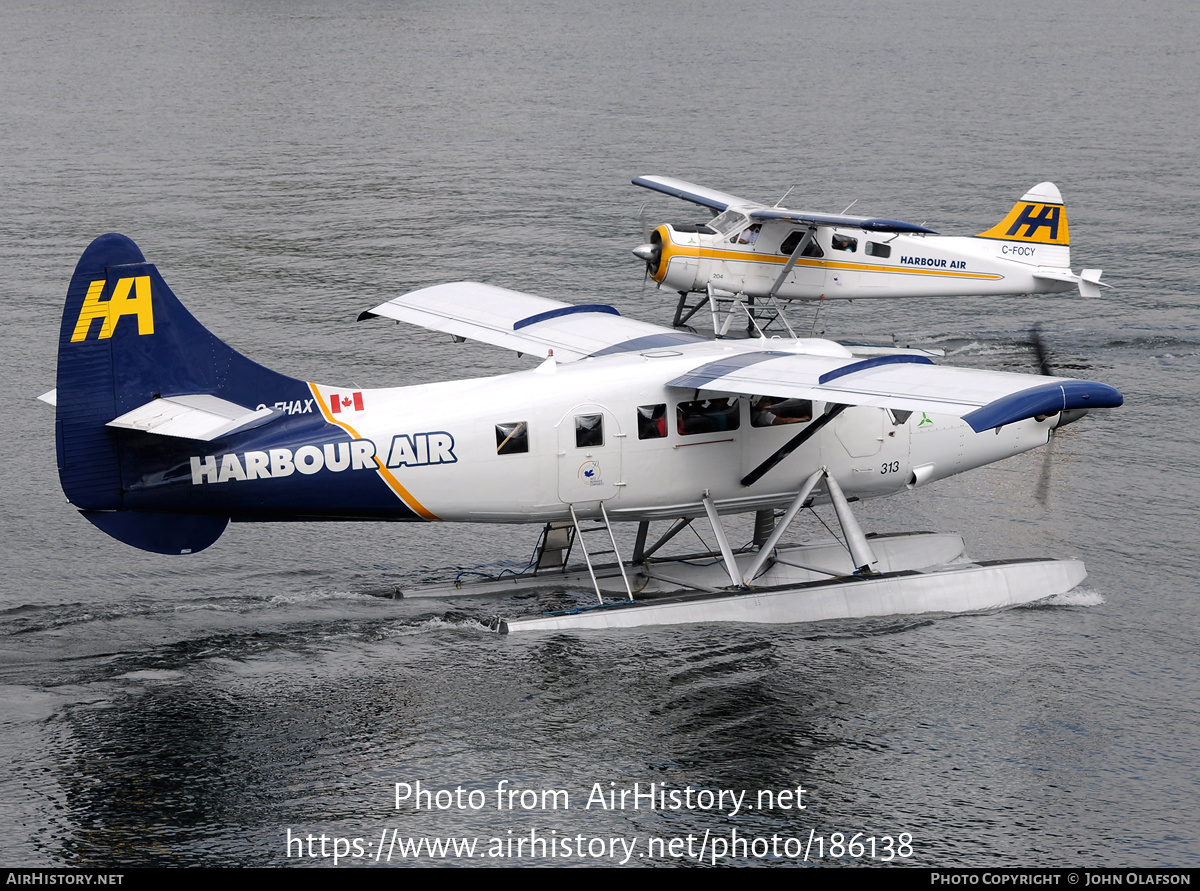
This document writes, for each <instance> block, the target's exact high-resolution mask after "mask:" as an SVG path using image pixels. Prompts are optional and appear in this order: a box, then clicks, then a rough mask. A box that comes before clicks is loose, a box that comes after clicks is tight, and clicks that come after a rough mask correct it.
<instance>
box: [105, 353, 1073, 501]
mask: <svg viewBox="0 0 1200 891" xmlns="http://www.w3.org/2000/svg"><path fill="white" fill-rule="evenodd" d="M804 344H805V347H804V348H805V349H806V350H810V351H811V349H812V347H813V344H814V342H813V341H805V342H804ZM787 346H788V342H786V341H772V347H773V348H775V349H779V348H780V347H783V348H784V349H786V348H787ZM795 346H796V348H797V349H799V345H798V344H795ZM826 347H827V348H828V349H830V350H834V351H836V350H842V348H841V347H838V346H837V345H836V344H832V343H826ZM759 348H761V347H760V346H759V345H757V344H755V343H754V342H751V341H742V342H734V343H730V342H724V343H713V344H711V345H709V346H707V347H706V350H707V351H709V352H711V354H712V359H714V360H715V359H719V358H721V357H722V355H726V354H736V353H739V352H749V351H751V350H753V349H759ZM697 355H698V354H697V352H696V351H695V350H692V351H691V352H690V353H688V354H687V355H681V354H680V353H678V352H675V351H672V350H648V351H645V352H642V353H635V354H632V355H617V356H610V357H599V358H594V359H584V360H581V361H578V362H572V363H565V364H556V363H555V362H554V361H553V360H552V359H551V360H547V362H545V363H543V364H542V365H541V366H539V367H538V368H536V369H533V370H529V371H522V372H517V373H513V374H507V375H502V376H499V377H488V378H477V379H473V380H463V381H452V382H446V383H435V384H425V385H420V386H411V387H399V388H394V389H377V390H361V391H351V390H348V389H346V388H335V387H327V386H322V385H317V384H310V385H309V387H310V390H311V396H312V398H311V401H310V400H309V399H304V400H294V401H293V402H291V403H289V406H290V408H289V417H288V418H287V419H284V420H283V421H282V422H273V423H272V424H269V425H267V426H266V427H263V428H259V429H258V430H251V431H248V432H247V433H244V434H241V435H240V436H237V437H233V438H230V439H228V440H223V441H222V442H221V445H220V447H219V448H218V449H211V448H208V447H206V446H205V444H203V443H198V442H196V443H190V444H188V445H187V446H186V447H184V448H176V449H173V450H171V451H170V452H168V451H166V450H164V449H163V447H162V443H161V438H154V437H146V438H145V443H144V445H143V446H142V447H140V453H139V454H137V455H136V456H133V455H132V454H131V455H130V457H131V459H133V460H132V462H131V463H135V464H137V466H139V467H141V468H142V472H141V474H140V476H139V479H138V480H137V481H136V482H134V483H133V484H132V485H129V486H127V488H126V493H125V497H124V506H125V507H127V508H132V509H140V510H163V509H176V510H177V509H178V507H179V505H180V504H183V503H186V504H188V505H189V510H193V511H197V512H204V513H213V514H224V515H227V516H232V517H233V518H234V519H310V518H327V519H329V518H332V519H338V518H344V519H354V518H362V519H409V520H417V519H428V520H450V521H468V522H513V523H528V522H543V521H548V520H558V519H564V518H566V517H568V516H569V507H568V506H569V505H575V507H576V511H577V513H580V514H581V515H585V516H586V515H591V514H596V513H598V511H599V503H600V502H601V501H603V502H605V506H606V508H607V510H608V513H609V515H610V516H612V517H613V518H614V519H623V520H642V519H658V518H675V517H680V516H689V515H699V514H701V513H703V510H704V509H703V506H702V503H701V498H702V496H703V495H704V494H705V493H706V492H707V493H708V494H709V496H710V497H711V498H712V500H713V501H714V502H715V503H716V505H717V507H718V509H719V510H721V511H722V512H733V511H745V510H752V509H759V508H764V507H769V506H777V505H783V504H786V503H787V502H789V501H790V500H791V499H792V498H793V497H794V495H795V492H796V490H797V489H798V487H799V486H800V484H801V482H802V481H803V480H804V479H805V478H806V477H807V476H808V475H810V474H811V473H813V472H814V471H815V470H816V469H818V468H819V467H821V466H825V467H828V468H829V470H830V472H831V473H832V474H833V475H834V476H835V477H836V479H837V481H838V482H839V484H840V485H841V486H842V488H843V490H844V491H845V493H846V494H847V496H849V497H851V498H854V497H857V498H868V497H876V496H882V495H888V494H892V493H895V492H897V491H900V490H902V489H904V488H905V487H909V486H912V485H913V484H914V483H915V484H921V483H925V482H928V481H930V480H933V479H939V478H942V477H946V476H950V475H952V474H955V473H959V472H962V471H965V470H968V469H971V468H973V467H978V466H981V465H983V464H987V463H990V462H992V461H996V460H999V459H1001V458H1004V457H1008V456H1010V455H1013V454H1017V453H1018V452H1022V451H1026V450H1028V449H1031V448H1034V447H1036V446H1039V445H1042V444H1044V443H1045V442H1046V440H1047V437H1048V434H1049V428H1050V427H1051V426H1052V424H1053V419H1049V420H1043V421H1037V420H1033V419H1030V420H1025V421H1021V422H1019V423H1014V424H1010V425H1007V426H1005V427H1003V428H1001V429H1000V431H999V433H997V432H995V431H991V430H989V431H986V432H984V433H978V434H977V433H975V432H974V431H972V430H971V428H970V427H969V426H968V425H967V424H966V423H965V422H964V421H962V420H960V419H959V418H957V417H952V416H945V415H931V414H926V413H922V412H913V413H912V414H911V415H907V413H896V414H893V413H892V412H890V411H887V410H885V409H880V408H873V407H866V406H858V407H853V408H848V409H845V410H844V411H843V412H842V413H841V414H839V415H838V416H837V417H836V418H834V419H832V420H831V421H829V422H828V423H827V424H825V425H824V426H823V427H822V428H821V429H819V431H818V432H815V433H814V435H812V436H811V437H810V438H808V439H807V440H806V441H805V442H803V444H801V445H800V446H799V447H798V448H796V450H795V451H794V452H792V453H791V454H790V455H789V456H788V457H787V458H785V459H784V460H783V461H782V462H781V463H779V464H778V465H777V466H775V467H773V468H772V469H771V470H769V471H768V472H766V473H765V474H763V475H762V477H761V478H760V479H758V480H757V481H755V482H753V483H752V484H750V485H743V483H742V480H743V479H744V478H745V477H746V475H747V474H749V473H750V472H751V471H753V470H754V469H755V468H756V467H758V466H759V465H760V464H761V463H762V462H763V461H764V460H766V459H767V458H768V457H769V456H771V455H772V453H774V452H775V451H776V450H778V449H779V448H780V447H781V446H783V445H784V444H785V443H787V442H788V441H789V440H791V439H793V438H794V437H796V436H797V435H798V434H799V433H800V432H801V431H803V430H805V429H806V428H807V427H809V426H810V425H812V424H814V423H818V422H819V421H820V420H821V417H822V415H823V413H824V412H825V411H826V410H827V408H828V406H827V405H826V404H825V403H821V402H815V403H803V402H802V401H797V400H792V401H791V405H792V408H790V409H786V410H784V409H778V408H777V409H776V411H777V412H781V413H785V414H786V412H790V413H791V414H792V415H793V417H790V418H789V417H782V418H779V417H772V420H773V421H774V422H773V423H769V422H768V421H764V417H766V416H765V415H764V413H763V409H762V405H761V404H760V403H758V402H756V400H754V399H753V398H752V397H748V396H744V395H743V396H739V395H738V394H736V393H714V392H709V391H701V392H698V393H697V392H693V391H687V390H681V389H679V388H676V387H667V386H666V385H665V382H666V381H669V380H672V379H673V378H674V377H676V376H677V375H679V374H681V373H683V372H685V371H686V370H687V369H689V368H691V367H693V366H695V364H696V361H697ZM847 355H848V354H847ZM264 398H265V397H264ZM335 402H336V404H337V411H336V412H335V411H334V410H333V408H332V406H333V405H334V404H335ZM267 404H268V405H269V403H267ZM293 410H294V413H293ZM905 415H907V417H905ZM901 419H903V420H901ZM764 423H769V425H767V426H762V425H763V424H764ZM281 425H282V426H281ZM339 431H340V432H341V434H342V435H338V434H339ZM137 439H138V437H136V436H134V437H130V438H129V439H128V440H127V444H128V445H130V446H132V447H133V448H134V449H139V447H138V446H137V444H136V441H137ZM156 456H157V459H156ZM156 460H157V465H158V466H157V467H153V465H154V464H155V463H156ZM151 468H152V469H151ZM385 489H386V491H385ZM818 500H820V499H818ZM389 501H390V506H389Z"/></svg>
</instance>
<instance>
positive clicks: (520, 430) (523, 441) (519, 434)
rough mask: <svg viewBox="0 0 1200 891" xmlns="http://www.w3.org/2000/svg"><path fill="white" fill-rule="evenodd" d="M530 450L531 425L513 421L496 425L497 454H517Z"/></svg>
mask: <svg viewBox="0 0 1200 891" xmlns="http://www.w3.org/2000/svg"><path fill="white" fill-rule="evenodd" d="M528 451H529V425H528V424H526V423H525V422H524V421H511V422H509V423H507V424H497V425H496V454H497V455H517V454H520V453H521V452H528Z"/></svg>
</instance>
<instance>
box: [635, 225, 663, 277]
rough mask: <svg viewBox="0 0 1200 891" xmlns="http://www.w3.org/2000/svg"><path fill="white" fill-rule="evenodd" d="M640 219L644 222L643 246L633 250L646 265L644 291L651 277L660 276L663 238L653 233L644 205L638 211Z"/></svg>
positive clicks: (655, 231)
mask: <svg viewBox="0 0 1200 891" xmlns="http://www.w3.org/2000/svg"><path fill="white" fill-rule="evenodd" d="M638 219H639V220H641V222H642V244H640V245H638V246H637V247H636V248H634V249H633V255H634V256H635V257H637V258H638V259H639V260H641V261H643V262H644V263H645V264H646V274H645V275H644V276H643V277H642V288H643V290H644V289H645V287H646V282H647V280H648V279H649V278H650V276H652V275H657V274H658V264H659V261H660V260H661V259H662V236H661V235H660V234H659V233H658V231H657V230H654V231H651V229H650V221H649V220H647V219H646V205H644V204H643V205H642V206H641V208H640V209H639V210H638Z"/></svg>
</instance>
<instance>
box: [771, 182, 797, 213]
mask: <svg viewBox="0 0 1200 891" xmlns="http://www.w3.org/2000/svg"><path fill="white" fill-rule="evenodd" d="M794 188H796V187H795V186H789V187H788V190H787V191H786V192H784V193H783V198H786V197H787V196H788V195H790V194H792V189H794ZM783 198H780V199H779V200H778V201H776V202H775V204H774V206H775V207H776V208H778V207H779V205H781V204H783Z"/></svg>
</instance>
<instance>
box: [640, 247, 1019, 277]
mask: <svg viewBox="0 0 1200 891" xmlns="http://www.w3.org/2000/svg"><path fill="white" fill-rule="evenodd" d="M671 244H672V247H674V246H675V245H674V242H672V243H671ZM677 256H685V257H696V258H698V259H701V260H726V261H733V262H735V263H762V264H765V265H767V266H783V265H785V264H786V263H787V261H788V258H787V257H783V256H775V255H772V254H750V253H742V252H741V251H727V250H720V249H718V248H702V247H699V246H696V247H693V246H691V245H687V246H685V249H684V250H671V251H669V250H668V249H667V245H666V244H664V245H663V252H662V260H661V261H660V265H659V271H660V272H662V277H663V278H666V271H667V264H668V263H669V262H670V260H671V259H672V258H673V257H677ZM939 259H940V258H939ZM796 266H798V267H799V266H803V267H806V268H810V269H811V268H817V269H840V270H847V271H854V272H884V273H898V274H900V275H936V276H941V277H943V278H969V279H977V280H980V281H999V280H1000V279H1002V278H1004V276H1002V275H997V274H995V273H990V272H959V271H957V270H953V269H926V268H923V267H920V266H916V267H911V268H910V267H908V266H881V265H879V264H874V263H848V262H846V261H845V260H822V259H817V258H815V257H801V258H800V259H798V260H797V261H796ZM655 279H656V280H657V281H662V279H661V278H658V277H657V276H656V277H655Z"/></svg>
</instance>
